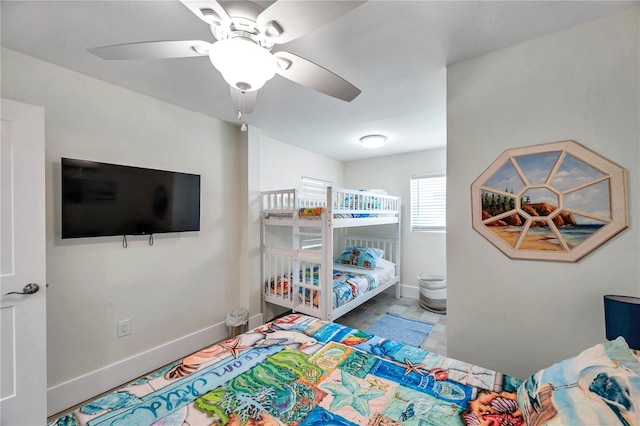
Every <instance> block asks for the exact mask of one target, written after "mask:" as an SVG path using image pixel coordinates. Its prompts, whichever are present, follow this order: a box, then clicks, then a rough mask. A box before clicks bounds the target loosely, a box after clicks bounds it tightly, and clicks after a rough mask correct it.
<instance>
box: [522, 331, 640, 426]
mask: <svg viewBox="0 0 640 426" xmlns="http://www.w3.org/2000/svg"><path fill="white" fill-rule="evenodd" d="M518 405H519V406H520V409H521V410H522V414H523V415H524V418H525V421H526V424H527V425H529V426H536V425H557V426H560V425H563V426H564V425H637V424H639V423H638V415H639V413H640V362H638V360H637V359H636V358H635V357H634V356H633V354H632V353H631V350H630V349H629V346H628V345H627V342H626V341H625V340H624V338H622V337H618V338H617V339H616V340H612V341H610V342H607V343H602V344H599V345H596V346H593V347H592V348H589V349H587V350H585V351H583V352H582V353H581V354H580V355H578V356H576V357H574V358H569V359H566V360H564V361H561V362H559V363H557V364H554V365H552V366H550V367H548V368H545V369H543V370H540V371H538V372H537V373H536V374H534V375H533V376H531V377H529V378H528V379H527V380H525V381H524V382H523V383H522V385H520V387H519V388H518Z"/></svg>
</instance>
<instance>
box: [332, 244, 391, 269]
mask: <svg viewBox="0 0 640 426" xmlns="http://www.w3.org/2000/svg"><path fill="white" fill-rule="evenodd" d="M383 255H384V250H380V249H378V248H372V247H346V248H345V249H344V251H343V252H342V253H341V254H340V256H338V258H337V259H336V263H339V264H341V265H349V266H354V267H356V268H362V269H376V263H377V261H378V259H380V258H382V256H383Z"/></svg>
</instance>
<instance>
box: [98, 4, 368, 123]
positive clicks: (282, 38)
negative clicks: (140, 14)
mask: <svg viewBox="0 0 640 426" xmlns="http://www.w3.org/2000/svg"><path fill="white" fill-rule="evenodd" d="M180 2H181V3H182V4H183V5H185V6H186V7H187V8H188V9H189V10H190V11H191V12H192V13H193V14H194V15H196V16H197V17H198V18H200V19H201V20H202V21H204V22H205V23H207V24H208V25H209V27H210V29H211V33H212V34H213V37H214V38H215V41H214V42H212V43H210V42H207V41H202V40H179V41H178V40H175V41H151V42H142V43H127V44H117V45H112V46H103V47H94V48H90V49H88V51H89V52H91V53H93V54H95V55H97V56H99V57H101V58H103V59H163V58H185V57H193V56H209V59H210V60H211V63H212V64H213V66H214V67H215V68H216V69H217V70H218V71H219V72H220V74H222V77H223V78H224V80H225V81H226V82H227V83H228V84H229V86H230V91H231V99H232V102H233V105H234V107H235V110H236V111H237V112H238V119H241V117H242V115H243V114H247V113H250V112H251V111H253V108H254V106H255V102H256V97H257V90H258V89H260V88H261V87H262V86H263V85H264V84H265V83H266V82H267V81H269V80H270V79H271V78H273V77H274V75H275V74H279V75H281V76H282V77H285V78H287V79H289V80H291V81H293V82H295V83H298V84H300V85H302V86H305V87H308V88H311V89H313V90H316V91H318V92H321V93H324V94H326V95H329V96H332V97H334V98H338V99H342V100H344V101H347V102H350V101H352V100H353V99H355V98H356V97H357V96H358V95H359V94H360V89H358V88H357V87H355V86H354V85H353V84H351V83H349V82H348V81H346V80H344V79H343V78H341V77H339V76H338V75H336V74H334V73H332V72H331V71H329V70H327V69H325V68H323V67H321V66H320V65H317V64H315V63H313V62H311V61H309V60H307V59H304V58H302V57H300V56H298V55H295V54H293V53H291V52H286V51H276V52H273V53H272V52H271V50H272V49H273V48H274V47H275V46H276V45H279V44H284V43H287V42H290V41H292V40H294V39H297V38H299V37H301V36H303V35H304V34H306V33H307V32H309V31H312V30H314V29H316V28H319V27H321V26H323V25H325V24H327V23H329V22H331V21H333V20H335V19H337V18H339V17H340V16H342V15H344V14H346V13H348V12H350V11H351V10H353V9H355V8H356V7H358V6H360V5H361V4H363V3H364V1H331V2H328V1H290V0H278V1H275V2H273V3H272V4H271V5H269V6H268V7H266V8H263V7H262V6H260V5H258V4H256V3H254V2H250V1H227V2H223V3H224V5H225V7H224V8H223V7H222V5H221V4H220V3H219V2H218V1H216V0H180ZM243 127H245V128H246V126H245V125H244V123H243Z"/></svg>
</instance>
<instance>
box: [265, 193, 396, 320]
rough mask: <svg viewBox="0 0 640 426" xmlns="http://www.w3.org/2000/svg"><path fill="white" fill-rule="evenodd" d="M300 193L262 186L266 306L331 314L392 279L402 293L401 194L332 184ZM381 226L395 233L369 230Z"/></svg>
mask: <svg viewBox="0 0 640 426" xmlns="http://www.w3.org/2000/svg"><path fill="white" fill-rule="evenodd" d="M305 195H307V194H306V193H304V191H299V190H297V189H287V190H277V191H265V192H262V193H261V202H262V207H261V210H262V214H261V220H262V233H261V251H262V264H261V270H262V285H263V291H262V294H263V297H262V301H263V312H265V313H267V312H269V304H271V305H275V306H281V307H284V308H287V309H291V310H292V311H293V312H300V313H304V314H307V315H311V316H314V317H317V318H320V319H323V320H327V321H333V320H335V319H336V318H339V317H340V316H342V315H344V314H345V313H347V312H349V311H351V310H352V309H354V308H355V307H357V306H359V305H361V304H362V303H364V302H366V301H367V300H369V299H371V298H372V297H374V296H376V295H377V294H379V293H381V292H383V291H385V290H387V289H389V288H390V287H392V286H394V285H395V286H396V288H395V291H396V297H400V284H399V283H400V273H399V270H400V268H399V265H400V198H399V197H396V196H391V195H387V194H385V193H382V191H380V190H369V191H366V190H350V189H342V188H336V187H332V186H327V187H326V190H325V191H323V192H322V193H321V195H320V196H305ZM378 225H394V226H393V227H392V228H393V229H394V231H393V235H391V236H389V235H386V236H376V235H370V234H371V230H372V229H375V226H378ZM354 227H368V228H367V231H368V232H367V233H366V234H365V235H360V234H353V233H351V232H349V231H350V230H352V229H353V228H354ZM369 227H374V228H369ZM335 229H339V230H342V231H339V232H336V234H339V235H340V236H339V237H338V238H336V235H334V230H335ZM360 229H361V228H360ZM273 235H276V237H273ZM334 259H335V262H334Z"/></svg>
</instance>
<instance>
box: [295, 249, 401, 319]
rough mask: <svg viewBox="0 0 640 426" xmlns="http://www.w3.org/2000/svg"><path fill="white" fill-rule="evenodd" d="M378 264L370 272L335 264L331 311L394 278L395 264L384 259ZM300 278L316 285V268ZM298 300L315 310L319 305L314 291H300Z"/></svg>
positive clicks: (307, 271) (316, 293) (308, 270)
mask: <svg viewBox="0 0 640 426" xmlns="http://www.w3.org/2000/svg"><path fill="white" fill-rule="evenodd" d="M378 262H379V263H378V266H377V267H376V268H375V269H371V270H365V269H362V268H356V267H353V266H348V265H341V264H337V263H336V264H334V265H333V285H332V291H333V294H332V300H333V309H336V308H339V307H340V306H342V305H345V304H347V303H349V302H351V301H352V300H353V299H356V298H357V297H359V296H362V295H363V294H364V293H367V292H369V291H371V290H373V289H375V288H377V287H379V286H380V285H382V284H384V283H386V282H388V281H389V280H390V279H391V278H393V277H394V276H395V271H396V267H395V264H393V263H391V262H389V261H386V260H384V259H381V260H379V261H378ZM301 278H303V280H304V281H306V282H313V283H314V284H315V285H318V268H313V269H311V268H309V269H306V270H305V277H301ZM298 298H299V300H300V302H303V303H306V304H312V305H313V307H315V308H317V307H318V305H319V300H318V292H316V291H314V290H309V289H305V290H304V291H303V290H302V289H300V291H299V292H298Z"/></svg>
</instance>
